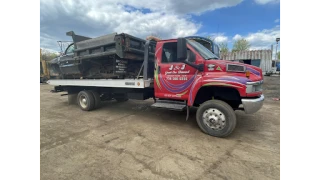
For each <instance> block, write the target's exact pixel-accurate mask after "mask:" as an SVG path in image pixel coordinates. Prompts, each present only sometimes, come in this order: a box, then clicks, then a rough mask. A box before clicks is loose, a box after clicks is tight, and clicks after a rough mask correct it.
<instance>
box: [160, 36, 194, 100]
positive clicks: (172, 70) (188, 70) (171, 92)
mask: <svg viewBox="0 0 320 180" xmlns="http://www.w3.org/2000/svg"><path fill="white" fill-rule="evenodd" d="M161 44H162V43H161ZM161 44H160V43H158V44H157V46H158V45H159V46H161ZM157 49H158V48H157ZM159 50H160V51H161V52H159V55H158V58H156V59H157V64H156V67H155V68H156V71H155V80H154V81H155V82H154V84H155V96H156V97H157V98H166V99H178V100H187V99H188V94H189V92H190V89H191V86H192V83H193V82H194V80H195V79H196V77H197V73H198V71H197V70H196V69H195V68H193V67H191V66H189V65H187V64H185V63H181V62H177V42H176V41H175V42H172V41H171V42H164V43H163V46H162V50H161V48H160V47H159ZM188 51H189V52H188V53H190V50H188ZM194 61H195V58H194Z"/></svg>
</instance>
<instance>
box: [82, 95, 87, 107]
mask: <svg viewBox="0 0 320 180" xmlns="http://www.w3.org/2000/svg"><path fill="white" fill-rule="evenodd" d="M80 106H81V107H83V108H86V107H87V106H88V102H87V99H86V97H85V96H81V97H80Z"/></svg>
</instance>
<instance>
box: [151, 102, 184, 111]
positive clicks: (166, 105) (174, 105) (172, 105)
mask: <svg viewBox="0 0 320 180" xmlns="http://www.w3.org/2000/svg"><path fill="white" fill-rule="evenodd" d="M151 107H152V108H163V109H169V110H174V111H183V110H185V109H186V108H187V105H186V103H185V102H181V101H169V100H157V102H156V103H154V104H152V105H151Z"/></svg>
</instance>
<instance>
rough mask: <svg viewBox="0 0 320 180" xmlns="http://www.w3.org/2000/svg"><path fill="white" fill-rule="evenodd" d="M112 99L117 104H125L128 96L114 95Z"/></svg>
mask: <svg viewBox="0 0 320 180" xmlns="http://www.w3.org/2000/svg"><path fill="white" fill-rule="evenodd" d="M114 99H115V100H117V101H118V102H125V101H128V96H127V94H115V95H114Z"/></svg>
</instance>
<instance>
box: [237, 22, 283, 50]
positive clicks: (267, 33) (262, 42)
mask: <svg viewBox="0 0 320 180" xmlns="http://www.w3.org/2000/svg"><path fill="white" fill-rule="evenodd" d="M278 37H280V26H279V25H278V26H276V27H274V28H272V29H264V30H262V31H258V32H256V33H249V34H248V35H245V36H241V35H239V34H236V35H235V36H234V37H233V38H232V39H233V40H238V39H241V38H244V39H246V40H247V41H249V43H250V45H251V48H250V50H258V49H270V48H271V45H272V44H275V43H276V38H278ZM278 50H279V48H278Z"/></svg>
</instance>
